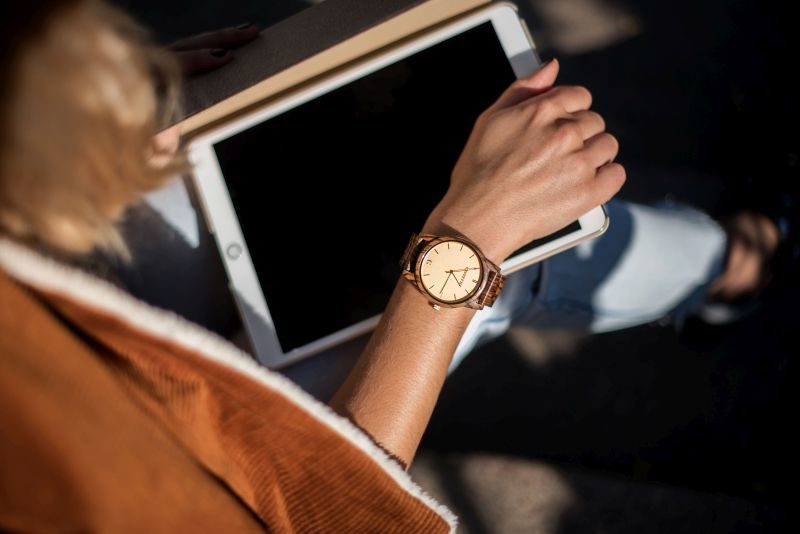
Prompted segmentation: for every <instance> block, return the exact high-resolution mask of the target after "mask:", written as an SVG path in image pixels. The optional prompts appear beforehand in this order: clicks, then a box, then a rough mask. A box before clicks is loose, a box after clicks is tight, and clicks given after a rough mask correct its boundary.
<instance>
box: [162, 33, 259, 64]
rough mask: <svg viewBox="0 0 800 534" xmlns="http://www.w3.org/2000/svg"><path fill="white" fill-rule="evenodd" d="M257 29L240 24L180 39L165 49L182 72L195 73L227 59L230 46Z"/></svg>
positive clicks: (249, 38)
mask: <svg viewBox="0 0 800 534" xmlns="http://www.w3.org/2000/svg"><path fill="white" fill-rule="evenodd" d="M258 32H259V29H258V26H256V25H255V24H240V25H239V26H237V27H235V28H224V29H221V30H214V31H211V32H207V33H201V34H199V35H193V36H192V37H187V38H185V39H181V40H180V41H176V42H174V43H172V44H171V45H169V49H170V50H172V51H173V52H174V53H175V55H176V56H177V57H178V62H179V63H180V65H181V69H182V70H183V74H184V76H186V77H192V76H199V75H200V74H205V73H207V72H211V71H212V70H215V69H218V68H220V67H222V66H223V65H226V64H228V63H230V62H231V61H232V60H233V52H232V50H233V49H235V48H239V47H241V46H244V45H246V44H247V43H249V42H251V41H253V40H254V39H255V38H256V37H258Z"/></svg>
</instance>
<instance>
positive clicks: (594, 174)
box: [424, 60, 625, 263]
mask: <svg viewBox="0 0 800 534" xmlns="http://www.w3.org/2000/svg"><path fill="white" fill-rule="evenodd" d="M558 70H559V65H558V62H556V61H555V60H554V61H551V62H550V63H548V64H546V65H545V66H543V67H542V68H540V69H539V70H538V71H537V72H536V73H534V74H533V75H531V76H529V77H528V78H524V79H521V80H518V81H516V82H514V83H513V84H512V85H511V86H510V87H509V88H508V89H507V90H506V91H505V92H504V93H503V94H502V95H501V96H500V98H499V99H498V100H497V101H496V102H495V103H494V104H493V105H492V106H491V107H490V108H489V109H487V110H486V111H484V112H483V113H482V114H481V115H480V117H478V120H477V121H476V123H475V127H474V128H473V131H472V134H471V135H470V138H469V140H468V141H467V145H466V147H465V148H464V152H463V153H462V154H461V157H460V158H459V160H458V162H457V163H456V166H455V169H454V170H453V174H452V178H451V182H450V188H449V190H448V192H447V194H446V195H445V197H444V199H443V200H442V202H441V203H440V204H439V205H438V206H437V207H436V209H435V210H434V212H433V213H432V214H431V216H430V218H429V219H428V222H427V223H426V226H425V230H424V231H426V232H430V233H452V232H453V231H455V232H456V233H460V234H461V235H463V236H465V237H467V238H469V239H471V240H473V241H475V242H476V243H477V244H478V245H479V246H480V247H481V249H482V250H483V252H484V254H486V255H487V256H488V257H489V258H490V259H492V260H493V261H496V262H497V263H500V262H501V261H502V260H504V259H505V258H507V257H508V256H509V255H511V254H512V253H513V252H514V251H515V250H517V249H518V248H520V247H522V246H523V245H525V244H527V243H529V242H530V241H532V240H534V239H537V238H540V237H544V236H546V235H548V234H550V233H552V232H555V231H557V230H560V229H561V228H563V227H565V226H567V225H568V224H569V223H571V222H573V221H575V220H576V219H577V218H578V217H580V216H581V215H583V214H584V213H586V212H587V211H589V210H590V209H592V208H594V207H596V206H599V205H600V204H602V203H604V202H606V201H608V200H609V199H610V198H611V197H612V196H614V195H615V194H616V193H617V191H619V189H620V187H622V184H623V183H624V182H625V170H624V169H623V167H622V166H621V165H619V164H617V163H611V161H612V160H613V159H614V157H615V156H616V155H617V151H618V143H617V140H616V139H615V138H614V137H612V136H611V135H609V134H607V133H604V130H605V122H604V121H603V118H602V117H601V116H600V115H598V114H597V113H594V112H592V111H588V109H589V106H590V105H591V103H592V95H591V93H589V91H588V90H587V89H585V88H583V87H575V86H560V87H553V83H554V82H555V79H556V76H557V75H558ZM464 90H469V88H464Z"/></svg>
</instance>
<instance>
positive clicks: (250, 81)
mask: <svg viewBox="0 0 800 534" xmlns="http://www.w3.org/2000/svg"><path fill="white" fill-rule="evenodd" d="M488 3H489V0H326V1H324V2H322V3H320V4H316V5H314V6H312V7H309V8H307V9H306V10H304V11H301V12H300V13H298V14H296V15H294V16H292V17H289V18H288V19H286V20H284V21H282V22H280V23H278V24H276V25H274V26H272V27H270V28H267V29H265V30H264V31H262V32H261V34H260V36H259V37H258V38H257V39H256V40H255V41H254V42H253V43H251V44H249V45H247V46H245V47H243V48H240V49H239V50H237V52H236V59H235V60H234V61H233V62H231V63H229V64H228V65H226V66H225V67H223V68H221V69H219V70H216V71H214V72H211V73H209V74H206V75H204V76H201V77H198V78H195V79H192V80H189V81H187V83H186V86H185V88H184V94H185V104H184V110H185V118H184V119H183V121H182V122H181V123H180V126H181V131H182V133H183V134H184V135H191V134H193V133H198V132H200V131H203V130H205V129H207V128H209V127H211V126H213V125H216V124H219V123H221V122H225V121H226V120H227V119H229V118H231V117H234V116H236V115H237V114H238V113H241V112H242V111H244V110H247V109H249V108H251V107H253V106H256V105H259V104H262V103H264V102H266V101H268V100H270V99H271V98H273V97H275V96H277V95H285V94H287V93H289V92H291V90H292V89H293V88H296V87H298V86H301V85H302V84H304V83H305V82H308V81H309V80H312V79H314V78H317V77H319V76H322V75H324V74H325V73H328V72H331V71H332V70H335V69H337V68H339V67H342V66H344V65H347V64H349V63H352V62H354V61H357V60H358V59H359V58H362V57H364V56H367V55H369V54H371V53H373V52H375V51H377V50H380V49H381V48H384V47H386V46H389V45H392V44H393V43H396V42H398V41H401V40H403V39H405V38H407V37H409V36H411V35H413V34H415V33H418V32H420V31H423V30H426V29H429V28H431V27H434V26H436V25H439V24H441V23H443V22H446V21H448V20H450V19H452V18H454V17H456V16H458V15H461V14H464V13H466V12H468V11H472V10H474V9H476V8H478V7H481V6H484V5H486V4H488Z"/></svg>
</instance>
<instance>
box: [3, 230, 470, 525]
mask: <svg viewBox="0 0 800 534" xmlns="http://www.w3.org/2000/svg"><path fill="white" fill-rule="evenodd" d="M454 528H455V519H454V517H453V516H452V514H451V513H450V512H449V511H448V510H447V509H446V508H444V507H442V506H441V505H439V504H437V503H436V502H434V501H433V500H432V499H431V498H430V497H427V496H426V495H425V494H424V493H423V492H422V490H420V489H419V487H418V486H416V485H415V484H414V483H413V482H412V481H411V480H410V479H409V478H408V476H407V474H406V473H405V472H404V471H403V470H402V468H401V467H400V466H399V465H398V464H397V463H396V462H395V461H393V460H392V459H390V458H389V457H388V456H387V455H386V453H385V452H384V451H382V450H381V449H380V448H379V447H377V446H376V445H375V444H374V443H373V442H372V441H371V440H370V439H369V437H367V436H366V435H365V434H363V433H362V432H361V431H359V430H358V429H357V428H356V427H354V426H353V425H352V424H351V423H350V422H349V421H347V420H346V419H343V418H341V417H339V416H337V415H336V414H334V413H333V412H332V411H331V410H330V409H328V407H327V406H325V405H323V404H320V403H319V402H317V401H316V400H314V399H313V398H311V397H310V396H309V395H307V394H305V393H304V392H303V391H301V390H300V389H299V388H297V387H296V386H295V385H293V384H292V383H290V382H289V381H288V380H286V379H285V378H283V377H282V376H280V375H278V374H276V373H273V372H270V371H268V370H266V369H264V368H263V367H260V366H259V365H258V364H256V363H255V362H254V361H253V360H252V359H250V358H249V357H248V356H247V355H245V354H244V353H242V352H240V351H239V350H238V349H236V348H235V347H234V346H232V345H230V344H229V343H227V342H226V341H225V340H222V339H220V338H218V337H216V336H215V335H213V334H211V333H209V332H207V331H205V330H203V329H202V328H200V327H198V326H195V325H193V324H191V323H188V322H186V321H185V320H183V319H181V318H179V317H177V316H175V315H173V314H170V313H167V312H164V311H160V310H156V309H153V308H151V307H149V306H148V305H146V304H144V303H142V302H140V301H137V300H136V299H134V298H132V297H130V296H129V295H127V294H125V293H124V292H122V291H120V290H118V289H117V288H115V287H114V286H112V285H110V284H108V283H106V282H103V281H101V280H99V279H97V278H95V277H92V276H91V275H89V274H87V273H84V272H82V271H80V270H77V269H73V268H70V267H67V266H65V265H62V264H60V263H57V262H55V261H53V260H50V259H47V258H45V257H43V256H41V255H39V254H37V253H35V252H33V251H31V250H29V249H27V248H25V247H22V246H20V245H18V244H16V243H13V242H10V241H7V240H3V239H0V530H2V531H6V530H10V531H25V532H28V531H30V532H34V531H35V532H48V531H81V532H83V531H92V532H148V533H154V532H252V531H257V532H260V531H264V530H267V531H270V532H299V533H304V532H337V533H338V532H346V533H359V532H381V533H383V532H403V533H408V532H414V533H415V532H422V533H437V532H450V531H452V530H453V529H454Z"/></svg>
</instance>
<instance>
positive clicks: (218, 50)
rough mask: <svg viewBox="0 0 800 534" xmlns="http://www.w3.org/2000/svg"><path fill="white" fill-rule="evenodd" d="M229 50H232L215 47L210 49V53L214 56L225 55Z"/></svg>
mask: <svg viewBox="0 0 800 534" xmlns="http://www.w3.org/2000/svg"><path fill="white" fill-rule="evenodd" d="M228 52H230V50H226V49H224V48H214V49H212V50H209V51H208V53H209V54H211V55H212V56H214V57H225V56H227V55H228Z"/></svg>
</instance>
